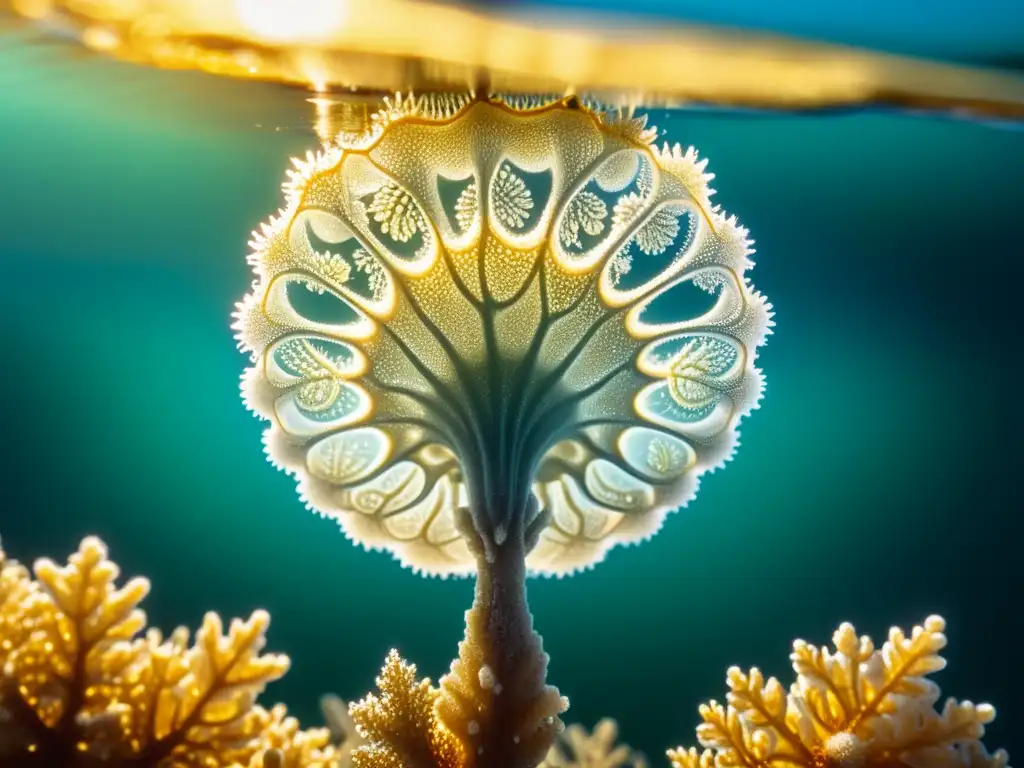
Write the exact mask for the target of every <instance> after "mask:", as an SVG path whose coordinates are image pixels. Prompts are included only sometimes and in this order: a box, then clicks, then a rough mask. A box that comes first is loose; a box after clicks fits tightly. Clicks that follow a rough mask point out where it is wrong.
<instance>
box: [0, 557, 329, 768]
mask: <svg viewBox="0 0 1024 768" xmlns="http://www.w3.org/2000/svg"><path fill="white" fill-rule="evenodd" d="M33 571H34V573H35V578H34V579H33V578H32V576H31V574H30V573H29V571H28V569H26V568H24V567H23V566H21V565H19V564H18V563H16V562H14V561H11V560H7V559H6V556H5V555H4V554H3V552H2V550H0V669H2V676H0V766H2V768H93V766H97V767H98V766H104V768H111V767H116V768H335V766H337V765H338V760H339V758H338V755H337V751H336V750H335V749H334V747H332V746H330V745H329V743H328V742H329V734H328V732H327V730H326V729H324V730H311V731H302V730H300V729H299V727H298V723H297V722H296V721H295V719H294V718H292V717H288V716H287V713H286V711H285V708H284V707H283V706H276V707H274V708H272V709H270V710H266V709H263V708H262V707H260V706H257V705H256V704H255V700H256V697H257V695H258V694H259V693H260V692H261V691H262V690H263V688H264V686H265V685H266V684H267V683H269V682H271V681H273V680H276V679H277V678H279V677H281V675H283V674H284V673H285V671H286V670H287V669H288V659H287V657H285V656H282V655H279V654H262V655H261V653H260V651H261V649H262V648H263V645H264V633H265V632H266V629H267V625H268V624H269V623H270V618H269V617H268V616H267V614H266V613H264V612H262V611H256V612H255V613H253V615H252V616H251V617H250V618H249V619H248V620H247V621H241V620H237V619H236V620H234V621H232V622H231V624H230V627H229V628H228V631H227V633H225V632H224V627H223V624H222V622H221V619H220V617H218V616H217V614H215V613H208V614H206V617H205V618H204V620H203V625H202V627H201V628H200V629H199V631H198V632H196V634H195V638H194V639H193V641H192V643H191V645H190V644H189V635H188V630H186V629H185V628H184V627H181V628H179V629H177V630H175V631H174V632H172V633H171V635H170V636H169V637H167V638H164V637H163V636H162V635H161V634H160V632H159V631H158V630H156V629H149V630H146V617H145V615H144V614H143V612H142V611H141V610H140V609H139V604H140V603H141V602H142V599H143V598H144V597H145V596H146V594H147V593H148V591H149V582H148V581H146V580H145V579H142V578H136V579H132V580H130V581H128V582H127V583H125V584H123V585H120V586H119V585H118V584H117V583H116V582H117V579H118V574H119V571H118V568H117V566H116V565H114V564H113V563H112V562H110V560H108V559H107V551H106V548H105V547H104V546H103V544H102V543H101V542H100V541H99V540H98V539H96V538H87V539H85V540H84V541H83V542H82V544H81V546H80V547H79V549H78V551H77V552H76V553H75V554H73V555H72V556H71V557H70V559H69V561H68V563H67V565H65V566H63V567H60V566H58V565H57V564H56V563H54V562H52V561H50V560H39V561H38V562H36V564H35V567H34V568H33Z"/></svg>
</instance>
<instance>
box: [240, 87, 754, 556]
mask: <svg viewBox="0 0 1024 768" xmlns="http://www.w3.org/2000/svg"><path fill="white" fill-rule="evenodd" d="M654 135H655V132H654V131H653V130H651V129H648V128H646V127H645V121H644V119H642V118H641V119H633V118H631V117H628V116H623V115H621V114H619V113H609V112H601V111H598V110H592V109H590V108H589V107H586V106H584V105H582V104H580V103H579V102H578V101H577V100H575V99H563V100H558V101H552V102H550V103H546V104H545V103H540V104H538V103H537V102H535V101H531V102H529V103H525V102H517V101H515V100H513V99H505V100H502V99H497V98H491V99H479V98H471V97H469V96H466V97H442V98H426V99H420V100H414V99H412V98H405V99H402V98H401V97H399V98H398V99H397V100H395V101H391V102H389V103H388V106H387V108H386V109H385V110H384V111H382V112H381V113H380V114H379V115H377V116H376V117H375V119H374V121H373V122H372V124H371V127H370V129H368V130H367V131H365V132H364V133H361V134H358V135H342V136H341V137H339V139H338V141H337V143H336V144H334V145H332V146H330V147H329V148H327V149H326V150H325V151H323V152H322V153H320V154H318V155H316V156H310V157H308V158H307V159H306V161H304V162H300V163H298V164H297V168H296V170H295V171H294V172H293V173H292V175H291V180H290V182H289V183H288V184H287V185H286V193H287V196H288V201H287V205H286V207H285V209H284V210H283V211H282V212H281V213H280V214H279V215H278V216H277V217H275V218H274V219H272V220H271V221H270V222H269V224H267V225H265V226H264V227H263V230H262V232H261V233H258V235H257V237H256V239H255V241H254V243H253V246H254V253H253V255H252V257H251V262H252V264H253V266H254V267H255V272H256V281H255V285H254V288H253V291H252V293H251V294H250V295H249V296H247V297H246V298H245V300H244V301H243V302H242V303H241V304H240V305H239V309H238V312H237V325H236V327H237V329H238V331H239V339H240V340H241V343H242V346H243V347H244V348H245V349H246V350H248V351H250V352H251V353H252V357H253V361H254V363H253V365H252V367H251V368H250V369H249V370H248V371H247V372H246V375H245V377H244V382H243V390H244V396H245V398H246V400H247V403H248V404H249V405H250V407H252V408H253V410H255V411H256V412H257V413H258V414H260V415H261V416H262V417H264V418H266V419H268V420H269V421H270V422H271V426H270V428H269V429H268V430H267V432H266V437H265V441H266V446H267V452H268V455H269V456H270V458H271V460H272V461H273V462H275V463H276V464H277V465H279V466H281V467H283V468H285V469H286V470H288V471H289V472H292V473H294V474H295V475H296V476H297V477H298V480H299V489H300V493H301V495H302V497H303V498H304V499H305V500H306V501H307V502H308V504H309V505H310V506H312V507H313V508H315V509H316V510H318V511H320V512H322V513H324V514H327V515H331V516H334V517H337V518H338V520H339V521H340V522H341V525H342V527H343V528H344V530H345V532H346V533H347V535H348V536H350V537H351V538H353V539H354V540H356V541H358V542H360V543H362V544H364V545H366V546H369V547H383V548H386V549H388V550H391V551H392V552H394V553H395V554H396V555H397V556H398V557H399V558H400V559H401V560H402V562H403V563H405V564H407V565H410V566H412V567H414V568H417V569H421V570H423V571H426V572H430V573H436V574H446V573H458V572H469V571H472V570H473V568H474V554H473V551H471V550H472V547H471V543H470V542H468V541H467V538H466V537H465V536H464V533H465V532H466V530H467V529H466V528H465V527H464V525H462V521H466V520H468V521H471V523H472V526H473V528H475V533H476V534H477V535H479V537H480V539H481V540H482V542H483V544H484V545H485V547H486V546H493V545H501V544H502V543H503V542H504V541H505V539H506V538H508V537H509V536H510V535H511V536H518V537H520V538H523V539H524V541H525V542H526V549H529V550H530V552H529V556H528V560H527V565H528V567H529V568H530V569H532V570H534V571H540V572H546V573H565V572H570V571H572V570H574V569H577V568H580V567H584V566H587V565H590V564H592V563H594V562H596V561H598V560H600V559H601V558H602V557H603V556H604V553H605V552H606V551H607V550H608V549H609V548H610V547H611V546H613V545H615V544H618V543H626V542H634V541H637V540H640V539H643V538H645V537H648V536H650V535H651V534H652V533H654V532H655V531H656V530H657V529H658V527H659V526H660V525H661V522H662V519H663V518H664V516H665V514H666V513H667V512H668V511H670V510H672V509H674V508H676V507H678V506H679V505H681V504H683V503H685V502H686V501H688V500H689V499H690V498H691V497H692V496H693V494H694V493H695V491H696V488H697V482H698V478H699V477H700V475H701V473H703V472H704V471H706V470H708V469H710V468H713V467H715V466H717V465H719V464H721V463H722V462H724V461H725V460H727V459H728V458H729V456H730V454H731V452H732V451H733V449H734V447H735V445H736V436H737V432H736V428H737V423H738V422H739V420H740V418H741V417H742V416H743V415H744V414H746V413H747V412H748V411H750V410H751V409H752V408H753V407H754V406H755V405H756V403H757V401H758V399H759V397H760V394H761V391H762V377H761V374H760V372H759V371H758V369H757V368H756V367H755V364H754V363H755V354H756V348H757V347H758V345H760V344H761V343H762V341H763V339H764V337H765V334H766V333H767V332H768V328H769V326H770V324H771V322H770V307H769V305H768V304H767V303H766V302H765V300H764V299H763V297H762V296H760V295H759V294H758V293H756V292H755V291H754V290H753V289H752V288H751V286H750V285H749V283H748V281H747V278H746V272H747V270H748V269H750V267H751V266H752V264H751V261H750V259H749V255H750V253H751V249H750V241H749V240H748V239H747V232H746V230H745V229H743V228H741V227H740V226H739V225H738V224H737V223H736V220H735V219H734V218H727V217H726V216H725V215H724V214H723V213H722V212H721V211H720V210H718V209H717V208H714V207H712V206H711V203H710V200H709V197H710V195H711V194H712V190H710V189H708V186H707V183H708V181H709V180H710V178H711V176H710V175H706V174H704V172H703V171H704V162H703V161H700V162H698V161H697V157H696V153H695V152H694V151H693V150H692V149H691V150H689V151H686V152H683V151H681V149H680V148H679V146H678V145H677V146H676V147H673V148H670V147H668V146H667V145H666V146H665V147H664V148H662V149H658V148H656V147H654V146H652V144H651V142H652V140H653V138H654ZM460 509H462V510H465V511H466V512H468V515H464V514H462V513H460V512H459V510H460ZM531 547H532V549H531Z"/></svg>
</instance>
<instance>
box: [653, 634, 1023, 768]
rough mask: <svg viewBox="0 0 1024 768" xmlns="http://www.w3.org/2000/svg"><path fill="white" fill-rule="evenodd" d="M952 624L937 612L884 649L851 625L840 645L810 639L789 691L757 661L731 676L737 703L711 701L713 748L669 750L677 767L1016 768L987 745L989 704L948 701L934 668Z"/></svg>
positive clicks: (707, 718) (798, 647) (705, 741)
mask: <svg viewBox="0 0 1024 768" xmlns="http://www.w3.org/2000/svg"><path fill="white" fill-rule="evenodd" d="M944 630H945V622H944V621H943V620H942V619H941V618H940V617H938V616H930V617H928V618H927V619H926V620H925V621H924V624H923V625H922V626H919V627H914V630H913V632H912V633H911V634H910V635H909V636H907V634H906V633H904V632H903V630H901V629H899V628H898V627H893V628H892V629H891V630H889V639H888V641H887V642H886V643H885V644H884V645H883V646H882V647H881V648H877V649H876V648H875V645H874V643H873V642H872V641H871V639H870V638H869V637H866V636H864V637H858V636H857V633H856V631H855V630H854V628H853V626H852V625H851V624H842V625H841V626H840V627H839V629H838V630H837V631H836V632H835V634H834V635H833V637H832V642H833V643H834V645H835V650H830V649H829V648H827V647H822V648H817V647H815V646H812V645H809V644H808V643H805V642H804V641H802V640H797V641H796V642H795V643H794V644H793V653H792V654H791V655H790V659H791V660H792V662H793V669H794V671H795V672H796V675H797V679H796V683H794V684H793V686H792V687H791V688H790V691H789V693H788V695H787V693H786V691H785V690H784V689H783V687H782V685H781V684H780V683H779V681H778V680H776V679H775V678H769V679H768V680H767V681H766V680H765V679H764V676H763V675H762V673H761V672H760V671H759V670H758V669H756V668H754V669H751V670H750V672H749V673H744V672H743V671H742V670H740V669H739V668H738V667H732V668H730V669H729V671H728V674H727V678H726V680H727V683H728V685H729V693H728V695H727V699H728V704H727V706H723V705H721V704H719V703H718V702H716V701H711V702H710V703H708V704H703V705H701V707H700V714H701V717H702V718H703V721H704V722H703V723H702V724H701V725H700V726H699V727H698V728H697V738H698V740H699V741H700V743H701V744H702V745H703V746H704V747H705V748H706V749H705V750H704V751H703V752H699V751H698V750H697V749H693V748H691V749H689V750H684V749H678V750H673V751H670V752H669V758H670V759H671V761H672V764H673V766H674V767H675V768H744V767H745V768H766V766H773V767H774V766H780V767H781V766H794V767H797V768H829V767H832V766H835V767H837V768H874V767H878V768H881V767H882V766H886V767H888V766H896V765H906V766H912V768H961V767H963V768H1007V761H1008V756H1007V754H1006V752H1005V751H1003V750H999V751H997V752H995V753H994V754H989V753H988V751H987V750H986V749H985V747H984V746H983V745H982V744H981V741H980V739H981V737H982V736H983V735H984V732H985V725H986V724H988V723H990V722H991V721H992V720H993V718H994V717H995V709H993V707H991V706H990V705H988V704H972V703H971V702H969V701H964V702H957V701H956V700H955V699H948V700H947V701H946V703H945V705H944V706H943V707H942V709H941V710H937V709H936V706H935V705H936V702H938V700H939V696H940V691H939V688H938V686H937V685H935V683H934V682H932V681H931V680H929V679H928V677H927V676H928V675H929V674H931V673H932V672H936V671H938V670H940V669H942V668H943V667H945V665H946V662H945V659H943V658H942V657H941V656H940V655H939V652H940V651H941V650H942V649H943V648H944V647H945V645H946V636H945V635H944V634H943V631H944Z"/></svg>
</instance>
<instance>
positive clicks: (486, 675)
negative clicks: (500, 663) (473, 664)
mask: <svg viewBox="0 0 1024 768" xmlns="http://www.w3.org/2000/svg"><path fill="white" fill-rule="evenodd" d="M477 677H478V678H479V679H480V687H481V688H483V689H484V690H485V691H490V690H493V689H494V688H496V687H497V688H500V687H501V686H500V685H499V684H498V679H497V678H496V677H495V676H494V671H493V670H492V669H491V668H490V667H489V666H487V665H486V664H484V665H483V666H482V667H480V672H479V673H478V674H477Z"/></svg>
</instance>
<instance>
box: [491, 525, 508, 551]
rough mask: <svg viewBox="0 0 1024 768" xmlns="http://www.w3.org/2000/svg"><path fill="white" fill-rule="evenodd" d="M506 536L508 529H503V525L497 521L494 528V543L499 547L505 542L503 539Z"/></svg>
mask: <svg viewBox="0 0 1024 768" xmlns="http://www.w3.org/2000/svg"><path fill="white" fill-rule="evenodd" d="M507 538H508V531H506V530H505V526H504V525H502V524H501V523H498V527H497V528H495V529H494V543H495V544H497V545H498V546H499V547H500V546H501V545H502V544H504V543H505V539H507Z"/></svg>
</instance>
